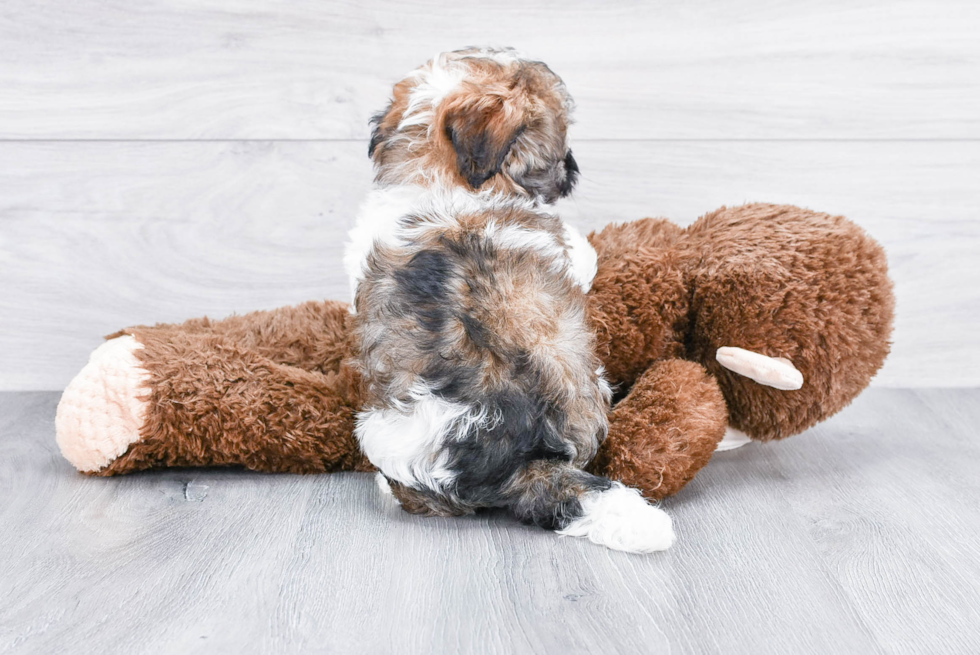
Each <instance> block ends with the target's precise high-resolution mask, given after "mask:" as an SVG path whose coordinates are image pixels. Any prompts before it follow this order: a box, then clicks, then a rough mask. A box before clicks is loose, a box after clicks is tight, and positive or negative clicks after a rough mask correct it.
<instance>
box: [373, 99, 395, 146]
mask: <svg viewBox="0 0 980 655" xmlns="http://www.w3.org/2000/svg"><path fill="white" fill-rule="evenodd" d="M391 106H392V105H391V104H389V105H388V107H387V108H386V109H385V110H384V111H379V112H378V113H377V114H375V115H374V116H372V117H371V120H370V121H369V123H368V124H369V125H371V142H370V143H368V157H372V158H373V157H374V151H375V150H377V149H378V146H379V145H381V144H382V143H383V142H384V140H385V139H387V138H388V133H387V130H385V129H384V127H383V123H384V120H385V116H387V115H388V112H389V111H391Z"/></svg>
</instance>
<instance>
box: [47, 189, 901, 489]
mask: <svg viewBox="0 0 980 655" xmlns="http://www.w3.org/2000/svg"><path fill="white" fill-rule="evenodd" d="M589 240H590V241H591V242H592V244H593V246H594V247H595V249H596V251H597V253H598V256H599V267H598V274H597V275H596V277H595V280H594V282H593V286H592V290H591V291H590V293H589V303H590V305H589V306H590V318H591V321H592V324H593V326H594V328H595V330H596V334H597V347H598V349H599V354H600V357H601V358H602V360H603V361H604V363H605V367H606V374H607V377H608V379H609V380H610V382H611V383H612V384H613V385H614V388H616V389H617V390H618V394H617V398H618V401H617V402H616V403H615V404H614V406H613V408H612V410H611V413H610V416H609V436H608V438H607V439H606V441H605V442H604V444H603V446H602V448H601V449H600V451H599V454H598V456H597V457H596V459H595V460H594V461H593V463H592V468H593V470H594V471H595V472H597V473H601V474H602V475H604V476H607V477H610V478H612V479H618V480H621V481H623V482H624V483H626V484H627V485H629V486H634V487H636V488H638V489H640V490H642V491H643V493H644V494H645V495H646V496H647V497H648V498H662V497H664V496H667V495H670V494H673V493H676V492H677V491H678V490H679V489H681V488H682V487H683V486H684V485H685V484H686V483H687V482H689V481H690V480H691V479H692V478H693V477H694V475H695V474H696V473H697V472H698V470H700V469H701V467H703V466H704V465H705V464H706V463H707V461H708V460H709V459H710V457H711V455H712V454H713V453H714V451H715V449H716V447H717V446H718V443H719V442H720V441H721V440H722V437H723V436H725V434H726V429H727V430H728V433H729V435H732V434H739V432H741V433H744V434H745V435H747V436H748V437H749V438H751V439H755V440H759V441H768V440H771V439H782V438H784V437H788V436H790V435H793V434H797V433H799V432H802V431H803V430H805V429H807V428H808V427H810V426H812V425H814V424H815V423H817V422H819V421H821V420H823V419H825V418H827V417H829V416H830V415H832V414H834V413H835V412H837V411H839V410H840V409H842V408H843V407H845V406H846V405H847V404H848V403H850V401H851V400H852V399H853V398H854V397H855V396H857V394H858V393H860V392H861V391H862V390H863V389H864V388H865V387H866V386H867V384H868V382H869V381H870V380H871V378H872V376H873V375H874V374H875V372H876V371H877V370H878V369H879V368H880V367H881V365H882V363H883V362H884V360H885V357H886V355H887V354H888V350H889V336H890V334H891V326H892V317H893V311H894V298H893V294H892V285H891V282H890V280H889V278H888V274H887V263H886V260H885V255H884V252H883V250H882V249H881V247H880V246H879V245H878V244H877V243H876V242H875V241H874V240H873V239H871V238H870V237H869V236H868V235H867V234H865V233H864V231H863V230H861V229H860V228H859V227H857V226H856V225H854V224H853V223H851V222H850V221H848V220H847V219H845V218H843V217H840V216H829V215H827V214H820V213H816V212H812V211H808V210H803V209H799V208H796V207H790V206H776V205H765V204H753V205H745V206H742V207H736V208H731V209H726V208H722V209H720V210H718V211H716V212H713V213H711V214H708V215H706V216H704V217H702V218H700V219H699V220H698V221H696V222H695V223H694V224H693V225H691V226H690V227H688V228H686V229H682V228H680V227H678V226H676V225H675V224H673V223H670V222H669V221H666V220H661V219H644V220H640V221H636V222H633V223H626V224H619V225H610V226H609V227H607V228H605V229H604V230H602V231H601V232H599V233H593V234H592V235H590V237H589ZM348 317H349V313H348V308H347V305H346V304H343V303H338V302H329V301H326V302H310V303H306V304H304V305H299V306H297V307H286V308H281V309H278V310H273V311H267V312H256V313H253V314H248V315H245V316H233V317H231V318H227V319H224V320H221V321H211V320H208V319H207V318H203V319H195V320H191V321H188V322H187V323H184V324H182V325H157V326H154V327H146V326H139V327H133V328H127V329H125V330H122V331H120V332H118V333H116V334H114V335H111V336H110V337H108V339H109V340H108V341H107V342H106V343H105V344H103V345H102V346H100V347H99V348H98V349H97V350H96V351H95V352H94V353H93V354H92V357H91V359H90V361H89V363H88V365H87V366H86V367H85V368H84V369H83V370H82V371H81V372H80V373H79V374H78V376H76V378H75V379H74V380H73V381H72V382H71V384H69V386H68V388H67V389H66V390H65V393H64V395H63V397H62V399H61V403H60V404H59V406H58V415H57V422H56V425H57V438H58V444H59V445H60V447H61V450H62V453H63V454H64V455H65V457H66V458H67V459H68V460H69V461H70V462H71V463H72V464H74V465H75V467H76V468H78V469H79V470H80V471H82V472H84V473H88V474H93V475H105V476H108V475H116V474H121V473H128V472H131V471H136V470H140V469H148V468H154V467H161V466H210V465H241V466H244V467H246V468H249V469H253V470H257V471H271V472H272V471H282V472H297V473H314V472H329V471H344V470H347V471H370V470H373V467H372V466H371V464H370V463H369V462H368V461H367V460H366V459H365V458H364V457H363V455H361V454H360V452H359V450H358V447H357V443H356V441H355V439H354V436H353V427H354V417H355V414H356V412H357V409H358V406H359V393H360V391H359V380H358V379H357V376H356V374H355V373H354V372H352V370H351V369H350V368H348V367H347V366H346V365H345V363H344V362H345V357H346V355H347V321H348Z"/></svg>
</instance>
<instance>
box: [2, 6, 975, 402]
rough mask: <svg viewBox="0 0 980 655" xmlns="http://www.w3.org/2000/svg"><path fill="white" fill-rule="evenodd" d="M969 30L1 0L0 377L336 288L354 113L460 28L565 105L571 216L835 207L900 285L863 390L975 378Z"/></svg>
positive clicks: (26, 381) (955, 13)
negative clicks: (872, 375)
mask: <svg viewBox="0 0 980 655" xmlns="http://www.w3.org/2000/svg"><path fill="white" fill-rule="evenodd" d="M515 16H516V17H519V18H515ZM978 25H980V3H977V2H975V1H973V0H963V1H960V2H957V1H952V0H949V1H944V2H927V1H926V0H919V1H910V2H902V3H895V2H892V1H891V0H877V1H870V2H869V1H857V0H833V1H825V2H819V3H817V2H804V3H798V4H796V3H793V4H790V3H777V2H765V1H760V0H741V1H739V2H729V3H701V2H684V3H666V2H664V3H657V2H602V3H599V2H589V1H579V0H561V1H560V2H543V3H533V4H532V3H528V2H525V1H520V2H517V1H514V0H497V1H496V2H494V3H486V2H482V3H473V4H468V3H459V2H449V1H446V0H440V1H431V2H407V1H405V0H397V1H391V2H372V3H362V4H360V5H359V4H358V3H335V2H323V1H320V0H307V1H293V2H286V3H269V2H249V1H246V0H228V1H224V2H191V1H187V0H148V1H146V2H140V3H135V4H133V3H126V2H114V3H105V2H96V1H95V0H76V1H75V2H59V3H46V4H40V3H38V2H36V1H35V0H5V2H4V3H3V9H2V11H0V390H4V389H5V390H13V389H59V388H61V387H63V386H64V385H65V384H66V383H67V382H68V380H69V379H70V378H71V376H72V375H73V374H74V373H75V372H76V371H77V370H78V369H79V368H80V367H81V366H82V365H83V364H84V362H85V360H86V357H87V354H88V352H89V351H91V350H92V348H94V347H95V346H96V345H97V344H98V343H99V338H100V335H103V334H105V333H108V332H111V331H113V330H115V329H117V328H118V327H121V326H125V325H129V324H133V323H152V322H156V321H177V320H182V319H184V318H188V317H192V316H198V315H202V314H208V315H210V316H214V317H220V316H224V315H227V314H229V313H231V312H245V311H249V310H252V309H260V308H271V307H276V306H279V305H283V304H288V303H295V302H300V301H303V300H307V299H314V298H324V297H328V298H346V293H347V285H346V281H345V280H344V278H343V274H342V270H341V266H340V254H341V249H342V242H343V237H344V233H345V230H346V228H347V227H348V226H349V225H350V223H351V220H352V216H353V213H354V210H355V208H356V206H357V204H358V202H359V199H360V198H361V197H362V196H363V194H364V193H365V191H366V190H367V188H368V187H369V184H370V177H371V171H370V166H369V162H368V160H367V157H366V146H367V134H368V130H367V120H368V118H369V116H370V115H371V114H372V113H373V112H374V111H376V110H378V109H380V108H382V107H383V106H384V104H385V101H386V98H387V96H388V93H389V89H390V86H391V84H392V83H393V82H395V81H396V80H397V79H399V78H400V77H401V76H402V75H403V74H404V73H405V72H407V71H408V70H410V69H411V68H413V67H414V66H416V65H418V64H420V63H422V62H423V61H425V60H426V59H427V58H429V57H430V56H431V55H432V54H434V53H435V52H437V51H439V50H443V49H452V48H457V47H460V46H464V45H469V44H498V45H513V46H516V47H518V48H520V49H522V50H524V51H525V52H527V53H528V54H530V55H532V56H534V57H536V58H539V59H542V60H544V61H546V62H548V63H549V64H550V65H551V66H552V68H553V69H554V70H555V71H557V72H558V73H559V74H560V75H562V76H563V77H564V78H565V80H566V82H567V83H568V86H569V88H570V89H571V91H572V93H573V95H574V96H575V97H576V99H577V101H578V114H577V115H578V119H579V120H578V124H577V125H576V126H575V127H574V128H573V133H572V136H573V140H574V149H575V152H576V157H577V159H578V160H579V162H580V164H581V166H582V168H583V179H582V183H581V185H580V187H579V191H578V193H577V196H576V198H575V199H573V200H570V201H568V202H566V203H565V204H564V205H563V207H562V211H563V213H564V215H565V216H566V217H568V218H569V220H571V221H573V222H575V223H577V224H578V225H579V226H581V227H583V228H585V229H587V230H588V229H593V228H597V227H601V226H602V225H604V224H606V223H608V222H610V221H617V220H629V219H634V218H639V217H642V216H647V215H658V216H666V217H669V218H672V219H674V220H676V221H678V222H679V223H682V224H687V223H689V222H691V221H692V220H694V219H695V218H696V217H697V216H698V215H700V214H702V213H704V212H707V211H710V210H712V209H715V208H717V207H719V206H720V205H723V204H729V205H732V204H739V203H742V202H745V201H755V200H762V201H770V202H781V203H783V202H785V203H795V204H798V205H803V206H806V207H811V208H814V209H819V210H823V211H827V212H832V213H841V214H845V215H847V216H849V217H850V218H852V219H853V220H855V221H857V222H858V223H859V224H861V225H862V226H864V227H865V228H866V229H867V230H868V231H870V232H871V233H872V234H873V235H874V236H875V237H877V238H878V239H879V240H880V241H881V242H882V243H883V244H884V245H885V247H886V248H887V250H888V253H889V260H890V263H891V268H892V275H893V277H894V279H895V282H896V289H897V293H898V302H899V306H898V321H897V326H896V331H895V346H894V349H893V354H892V356H891V359H890V360H889V361H888V363H887V365H886V367H885V368H884V369H883V370H882V372H881V373H880V375H879V376H878V378H877V380H876V382H875V383H876V384H879V385H888V386H920V387H921V386H929V385H951V386H968V385H977V384H980V346H978V345H977V341H976V339H975V338H974V332H975V330H976V327H977V323H978V322H980V321H978V318H980V264H978V261H980V254H978V250H980V218H978V206H980V38H978V37H977V27H978Z"/></svg>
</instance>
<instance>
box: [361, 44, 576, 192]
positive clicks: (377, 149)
mask: <svg viewBox="0 0 980 655" xmlns="http://www.w3.org/2000/svg"><path fill="white" fill-rule="evenodd" d="M480 55H481V51H480V50H478V49H473V48H471V49H466V50H460V51H456V52H450V53H444V54H443V55H441V56H440V57H439V58H438V59H436V60H433V61H430V62H428V63H427V64H426V65H425V66H422V67H421V68H420V69H418V70H417V71H415V72H414V73H413V74H412V75H410V76H409V77H407V78H406V79H404V80H402V81H401V82H399V83H398V84H396V85H395V87H394V90H393V92H392V100H391V103H390V104H389V106H388V108H387V109H386V110H385V111H384V112H382V113H381V114H379V115H378V116H377V117H375V120H374V123H375V130H374V133H373V135H372V139H371V155H372V157H373V159H374V163H375V168H376V175H375V180H376V182H378V183H379V184H381V185H382V186H390V185H395V184H420V185H423V186H428V185H430V184H432V183H434V182H436V181H439V182H440V183H441V184H442V185H443V186H460V187H464V188H472V189H479V190H483V191H486V190H493V191H497V192H500V193H504V194H506V195H518V196H523V197H529V196H530V195H535V194H536V193H540V194H541V195H543V196H545V197H546V199H547V200H548V201H549V202H551V201H553V200H555V198H556V197H557V195H559V193H558V191H557V190H556V189H553V188H552V187H553V186H554V185H553V184H544V183H543V182H542V178H547V177H550V176H551V175H552V174H553V173H554V172H555V171H557V172H558V173H559V174H563V173H564V172H565V167H564V163H563V160H564V158H565V157H566V155H567V152H568V148H567V146H566V143H565V138H566V134H567V131H568V126H569V124H570V123H571V116H570V112H571V109H572V106H573V104H572V100H571V97H570V96H569V95H568V93H567V92H566V90H565V86H564V84H563V83H562V81H561V79H560V78H559V77H558V76H557V75H555V74H554V73H553V72H552V71H551V70H550V69H549V68H548V67H547V66H546V65H545V64H543V63H541V62H535V61H528V60H524V59H516V60H514V61H510V62H507V63H499V62H497V61H494V60H493V59H489V58H486V57H483V56H480ZM433 67H439V68H443V69H445V68H447V67H458V68H460V69H461V70H465V72H466V76H465V78H464V79H463V81H462V82H461V83H460V84H459V86H458V87H457V88H455V89H453V90H452V91H451V92H450V93H449V95H448V96H446V97H445V98H442V99H441V101H440V102H439V103H438V105H437V106H436V107H435V109H434V110H432V115H431V116H430V117H428V118H426V119H425V120H424V121H423V122H421V123H419V124H414V125H403V120H404V119H405V118H406V113H407V112H409V111H410V110H412V109H413V108H412V107H411V105H410V102H411V99H412V94H413V92H416V91H417V89H418V88H419V86H420V85H422V84H423V83H424V80H425V75H426V74H427V72H428V71H431V70H432V69H433ZM429 108H430V107H429V105H428V104H425V105H423V106H422V107H421V108H419V109H417V110H415V111H412V113H411V114H409V116H410V117H411V116H416V115H418V114H421V113H425V112H426V111H428V110H429ZM559 182H560V180H559ZM546 187H547V188H546Z"/></svg>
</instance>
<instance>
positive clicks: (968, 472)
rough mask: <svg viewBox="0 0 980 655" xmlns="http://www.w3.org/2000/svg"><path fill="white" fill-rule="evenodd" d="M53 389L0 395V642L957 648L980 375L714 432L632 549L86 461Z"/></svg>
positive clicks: (281, 478)
mask: <svg viewBox="0 0 980 655" xmlns="http://www.w3.org/2000/svg"><path fill="white" fill-rule="evenodd" d="M57 399H58V395H57V394H56V393H50V392H48V393H3V394H0V493H2V494H3V497H4V499H5V501H4V503H2V504H0V553H3V556H2V557H0V653H4V654H8V653H9V654H11V655H14V654H18V655H19V654H22V653H43V652H54V651H57V650H59V649H61V648H62V647H63V646H64V644H67V643H70V644H71V649H72V652H75V653H80V654H81V653H99V654H105V653H117V652H118V653H161V652H187V653H198V652H200V653H215V652H236V653H310V652H324V653H326V652H343V653H349V652H399V653H438V652H459V653H532V652H533V653H541V652H568V653H595V652H604V653H636V652H670V653H674V654H682V653H699V654H700V653H725V654H728V653H789V652H792V653H827V652H832V653H862V654H864V653H924V652H944V653H968V652H977V650H978V649H980V592H978V589H977V586H976V580H977V578H978V575H980V567H978V564H977V563H978V562H980V546H978V544H977V541H976V539H975V535H976V531H977V530H978V529H980V509H978V508H977V506H976V503H974V502H972V501H973V499H974V498H976V497H977V494H978V492H980V488H978V479H977V476H976V475H975V474H974V467H973V464H972V463H973V462H975V461H976V460H977V458H978V457H980V442H978V441H977V439H976V432H975V426H976V424H977V422H978V421H980V409H978V408H980V391H977V390H931V391H914V390H891V389H872V390H870V391H868V392H866V393H865V394H864V395H862V396H861V397H860V398H859V399H858V400H857V402H856V403H855V404H854V405H853V406H852V407H851V408H849V409H847V410H845V411H844V412H843V413H842V414H840V415H839V416H837V417H835V418H833V419H831V420H830V421H828V422H826V423H824V424H822V425H821V426H819V427H818V428H817V429H815V430H811V431H810V432H808V433H806V434H804V435H801V436H799V437H794V438H792V439H789V440H787V441H786V442H782V443H778V444H771V445H760V444H752V445H749V446H746V447H745V448H743V449H740V450H737V451H733V452H730V453H724V454H720V455H718V456H717V457H716V458H715V460H714V461H712V462H711V463H710V464H709V466H708V467H707V469H705V471H703V472H702V473H701V474H700V475H699V476H698V478H697V479H696V480H695V481H694V483H692V485H690V486H689V487H688V488H687V489H685V490H684V491H683V492H682V493H681V494H680V495H678V496H677V497H675V498H672V499H669V500H668V501H667V502H666V503H665V505H664V507H665V509H666V510H667V511H668V512H670V513H671V515H672V516H673V517H674V520H675V525H676V527H677V530H678V534H679V541H678V544H677V545H676V546H675V547H674V548H673V549H672V550H670V551H668V552H666V553H662V554H656V555H648V556H634V555H626V554H623V553H616V552H612V551H608V550H605V549H602V548H601V547H598V546H594V545H592V544H589V543H587V542H583V541H581V540H573V539H559V538H557V537H555V536H554V535H552V534H550V533H547V532H544V531H542V530H538V529H534V528H530V527H525V526H521V525H519V524H516V523H514V522H513V521H512V520H511V519H509V518H508V517H507V516H505V515H501V514H496V513H491V514H485V515H481V516H478V517H470V518H462V519H424V518H419V517H412V516H409V515H406V514H404V513H402V512H401V511H400V510H398V509H397V508H396V507H393V506H391V505H390V504H388V501H386V500H385V499H384V498H382V497H381V496H380V494H379V492H378V491H377V489H376V488H375V486H374V484H373V481H372V479H371V477H370V476H366V475H365V476H362V475H353V474H351V475H334V476H309V477H301V476H288V475H259V474H253V473H248V472H244V471H237V470H209V469H200V470H192V469H184V470H180V469H177V470H166V471H158V472H152V473H146V474H137V475H132V476H128V477H122V478H114V479H91V478H86V477H83V476H81V475H79V474H77V473H75V472H74V471H73V470H72V469H71V467H70V465H69V464H68V463H67V462H66V461H65V460H63V459H62V458H61V456H60V455H59V454H58V452H57V448H56V446H55V445H54V439H53V434H54V429H53V421H54V409H55V405H56V402H57Z"/></svg>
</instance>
